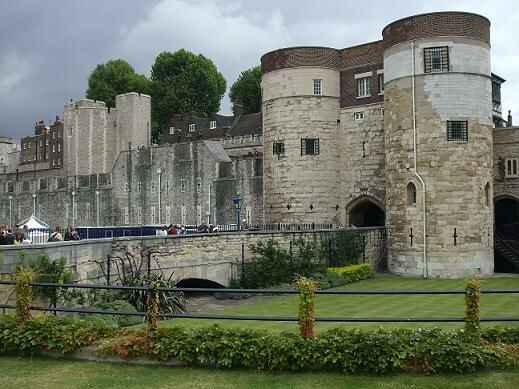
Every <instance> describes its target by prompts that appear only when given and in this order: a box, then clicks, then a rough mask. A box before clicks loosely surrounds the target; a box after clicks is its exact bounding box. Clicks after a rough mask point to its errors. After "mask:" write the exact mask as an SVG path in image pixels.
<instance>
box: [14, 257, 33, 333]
mask: <svg viewBox="0 0 519 389" xmlns="http://www.w3.org/2000/svg"><path fill="white" fill-rule="evenodd" d="M33 276H34V274H33V273H32V272H31V271H30V270H26V269H24V268H23V267H21V266H20V267H18V269H17V270H16V275H15V280H16V287H15V290H16V322H17V324H18V325H19V326H21V325H23V324H25V323H26V322H27V321H29V320H30V319H31V317H32V315H31V305H32V286H31V283H32V280H33Z"/></svg>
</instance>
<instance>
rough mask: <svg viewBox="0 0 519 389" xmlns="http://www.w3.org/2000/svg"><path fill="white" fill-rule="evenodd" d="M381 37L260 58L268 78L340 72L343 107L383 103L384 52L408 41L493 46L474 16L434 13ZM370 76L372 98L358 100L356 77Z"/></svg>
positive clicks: (485, 24) (398, 24)
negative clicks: (310, 70) (452, 39)
mask: <svg viewBox="0 0 519 389" xmlns="http://www.w3.org/2000/svg"><path fill="white" fill-rule="evenodd" d="M382 35H383V40H379V41H375V42H371V43H366V44H362V45H359V46H354V47H348V48H345V49H334V48H329V47H289V48H284V49H278V50H274V51H271V52H269V53H266V54H264V55H263V56H262V57H261V71H262V74H263V75H265V74H267V73H269V72H273V71H276V70H281V69H289V68H295V67H305V66H306V67H322V68H329V69H335V70H337V71H339V72H340V94H341V97H340V105H341V107H354V106H359V105H366V104H373V103H380V102H383V101H384V95H383V94H382V93H379V90H380V89H379V85H378V84H379V81H381V79H380V78H379V73H383V68H384V50H385V49H387V48H389V47H391V46H394V45H396V44H398V43H401V42H405V41H408V40H413V39H421V38H430V37H436V36H437V37H441V36H459V37H466V38H470V39H476V40H480V41H482V42H484V43H487V44H490V21H489V20H488V19H487V18H485V17H483V16H480V15H476V14H472V13H465V12H435V13H429V14H423V15H415V16H410V17H407V18H404V19H400V20H397V21H395V22H393V23H391V24H389V25H388V26H386V27H385V28H384V30H383V32H382ZM367 73H370V74H371V76H370V78H371V95H370V96H367V97H361V98H359V97H357V84H356V80H355V76H356V75H359V74H367ZM382 77H383V76H382ZM382 79H383V78H382Z"/></svg>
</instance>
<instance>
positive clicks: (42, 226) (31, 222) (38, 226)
mask: <svg viewBox="0 0 519 389" xmlns="http://www.w3.org/2000/svg"><path fill="white" fill-rule="evenodd" d="M25 226H27V229H29V230H48V229H49V225H48V224H47V223H45V222H44V221H43V220H41V219H38V218H37V217H36V216H34V215H31V216H30V217H28V218H27V219H25V220H22V221H21V222H20V223H18V224H17V225H16V227H18V228H24V227H25Z"/></svg>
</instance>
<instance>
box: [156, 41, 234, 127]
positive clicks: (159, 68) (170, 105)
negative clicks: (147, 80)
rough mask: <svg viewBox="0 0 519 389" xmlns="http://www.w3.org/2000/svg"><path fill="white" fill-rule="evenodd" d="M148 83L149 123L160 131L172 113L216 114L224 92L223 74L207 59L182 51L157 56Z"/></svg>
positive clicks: (200, 55)
mask: <svg viewBox="0 0 519 389" xmlns="http://www.w3.org/2000/svg"><path fill="white" fill-rule="evenodd" d="M151 80H152V114H153V120H154V122H155V123H157V125H158V126H159V127H160V128H163V127H165V126H167V125H168V122H169V119H170V118H171V115H172V114H173V113H187V112H193V113H196V114H198V115H202V116H207V115H210V114H213V113H216V112H218V111H219V110H220V102H221V100H222V97H223V95H224V93H225V90H226V82H225V79H224V77H223V75H222V74H221V73H220V72H219V71H218V69H217V68H216V66H215V65H214V63H213V62H212V61H211V60H210V59H208V58H206V57H204V56H203V55H202V54H198V55H197V54H194V53H191V52H189V51H187V50H184V49H181V50H178V51H176V52H175V53H170V52H166V51H165V52H162V53H160V54H159V55H158V56H157V58H156V59H155V63H154V64H153V66H152V68H151Z"/></svg>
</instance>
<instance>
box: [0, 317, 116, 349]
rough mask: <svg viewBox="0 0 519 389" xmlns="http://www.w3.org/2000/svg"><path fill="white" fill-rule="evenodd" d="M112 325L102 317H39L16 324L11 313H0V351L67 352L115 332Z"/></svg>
mask: <svg viewBox="0 0 519 389" xmlns="http://www.w3.org/2000/svg"><path fill="white" fill-rule="evenodd" d="M115 332H116V329H115V326H113V325H110V324H109V323H107V322H106V321H104V320H96V319H88V320H81V319H77V318H74V317H64V318H59V317H56V316H50V315H48V316H47V315H46V316H39V317H37V318H34V319H32V320H28V321H26V322H25V323H24V324H23V325H22V326H18V325H17V324H16V318H15V317H14V316H9V315H5V316H0V354H21V355H24V354H34V353H37V352H40V351H57V352H62V353H68V352H72V351H76V350H79V349H80V348H82V347H84V346H88V345H91V344H92V343H94V342H95V341H97V340H99V339H102V338H106V337H108V336H113V335H115Z"/></svg>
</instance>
